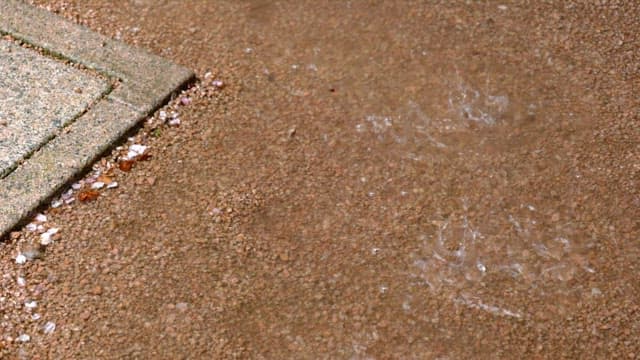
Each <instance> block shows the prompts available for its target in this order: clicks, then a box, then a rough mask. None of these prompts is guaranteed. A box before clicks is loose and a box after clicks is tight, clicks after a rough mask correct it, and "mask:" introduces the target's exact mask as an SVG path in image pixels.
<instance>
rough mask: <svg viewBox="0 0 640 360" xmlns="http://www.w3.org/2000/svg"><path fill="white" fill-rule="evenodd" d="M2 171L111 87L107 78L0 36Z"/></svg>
mask: <svg viewBox="0 0 640 360" xmlns="http://www.w3.org/2000/svg"><path fill="white" fill-rule="evenodd" d="M0 74H2V76H0V119H2V121H3V125H2V126H1V127H0V177H2V176H4V175H6V174H7V173H8V172H9V171H10V170H13V168H14V167H15V166H16V165H17V164H18V162H19V161H20V160H23V159H26V158H27V157H28V156H29V155H31V153H32V152H33V151H35V150H37V149H39V148H40V147H42V146H43V145H44V144H46V143H47V141H48V140H49V139H51V138H52V137H53V136H54V135H55V133H56V131H58V130H60V129H62V128H63V127H65V126H66V125H68V124H69V122H71V121H72V120H74V119H75V118H77V117H78V116H79V115H81V114H82V113H83V112H85V111H86V110H87V109H88V108H89V105H90V104H91V103H92V102H94V101H96V100H98V99H100V98H101V97H102V96H103V95H106V93H107V91H109V90H110V86H109V83H108V81H107V80H106V79H101V78H99V77H92V76H89V75H88V74H85V73H84V72H82V71H80V70H79V69H76V68H73V67H71V66H67V65H65V64H63V63H62V62H60V61H56V60H54V59H50V58H47V57H44V56H42V55H40V54H39V53H38V52H37V51H35V50H30V49H25V48H23V47H21V46H19V45H16V44H13V43H11V42H9V41H3V40H0Z"/></svg>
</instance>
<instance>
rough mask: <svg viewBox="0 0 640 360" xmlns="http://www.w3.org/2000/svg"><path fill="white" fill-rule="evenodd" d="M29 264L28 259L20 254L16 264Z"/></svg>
mask: <svg viewBox="0 0 640 360" xmlns="http://www.w3.org/2000/svg"><path fill="white" fill-rule="evenodd" d="M26 262H27V257H26V256H24V255H22V254H18V256H16V264H24V263H26Z"/></svg>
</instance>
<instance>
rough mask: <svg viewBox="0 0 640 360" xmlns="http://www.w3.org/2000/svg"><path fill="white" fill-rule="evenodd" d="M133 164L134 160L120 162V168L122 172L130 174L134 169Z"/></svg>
mask: <svg viewBox="0 0 640 360" xmlns="http://www.w3.org/2000/svg"><path fill="white" fill-rule="evenodd" d="M133 163H134V161H133V160H123V161H120V163H118V168H120V170H122V171H124V172H129V171H131V168H132V167H133Z"/></svg>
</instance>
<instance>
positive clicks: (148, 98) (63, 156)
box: [0, 0, 194, 237]
mask: <svg viewBox="0 0 640 360" xmlns="http://www.w3.org/2000/svg"><path fill="white" fill-rule="evenodd" d="M0 35H4V36H6V37H7V38H11V39H16V40H18V41H21V42H24V43H26V44H29V46H30V47H32V48H33V49H27V48H25V47H23V46H20V45H19V44H16V43H14V42H13V41H8V40H7V39H5V40H0V237H3V236H4V235H6V233H7V232H8V231H10V230H11V229H12V228H13V227H15V226H16V225H18V224H19V223H20V222H21V221H23V220H24V219H25V218H26V217H28V216H29V215H30V213H31V212H32V211H33V210H34V209H36V208H37V207H38V206H40V205H41V204H43V203H44V202H46V201H47V200H49V199H50V198H51V197H52V196H53V195H54V194H56V193H57V192H59V191H60V190H61V189H62V187H63V186H65V185H66V184H68V183H69V182H70V181H72V180H73V179H74V178H75V177H77V176H79V175H80V173H82V172H83V171H84V170H85V169H86V168H87V167H88V166H89V165H90V164H91V163H92V162H93V161H95V160H96V159H97V158H99V157H100V156H101V155H102V154H103V153H104V152H105V151H107V150H109V148H110V147H111V146H112V145H113V144H114V143H116V142H117V141H118V140H119V139H121V138H122V136H124V135H125V134H126V133H127V132H128V131H129V130H130V129H132V128H133V127H135V126H136V125H137V124H138V123H139V122H140V121H141V120H144V119H145V118H146V117H147V116H148V115H150V113H152V112H153V111H155V110H156V109H157V108H158V107H160V106H162V105H163V104H164V103H165V102H166V101H167V100H168V99H169V98H170V96H171V95H172V94H173V93H175V92H176V91H178V90H180V89H181V88H183V87H184V86H186V85H187V84H188V83H189V82H191V81H192V80H193V79H194V74H193V72H192V71H190V70H188V69H185V68H183V67H181V66H178V65H176V64H173V63H171V62H168V61H166V60H164V59H162V58H160V57H158V56H155V55H152V54H149V53H147V52H145V51H142V50H140V49H135V48H132V47H130V46H128V45H126V44H123V43H121V42H118V41H114V40H112V39H109V38H107V37H104V36H102V35H100V34H97V33H95V32H92V31H90V30H88V29H86V28H84V27H82V26H79V25H76V24H73V23H71V22H69V21H67V20H65V19H63V18H60V17H58V16H56V15H54V14H51V13H49V12H47V11H45V10H43V9H39V8H36V7H33V6H30V5H27V4H24V3H23V2H21V1H17V0H0ZM74 65H81V66H74ZM78 67H83V68H86V69H88V71H85V70H83V69H79V68H78ZM112 84H115V86H112Z"/></svg>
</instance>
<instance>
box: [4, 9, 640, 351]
mask: <svg viewBox="0 0 640 360" xmlns="http://www.w3.org/2000/svg"><path fill="white" fill-rule="evenodd" d="M38 3H41V4H43V6H49V7H50V9H51V11H55V12H59V13H60V14H63V15H64V16H66V17H68V18H70V19H74V20H75V21H78V22H81V23H83V24H85V25H86V26H88V27H90V28H92V29H94V30H96V31H100V32H101V33H103V34H105V35H107V36H111V37H114V38H119V39H122V40H123V41H125V42H127V43H129V44H133V45H137V46H141V47H145V48H147V49H150V50H151V51H152V52H154V53H156V54H160V55H162V56H165V57H167V58H170V59H172V60H174V61H176V62H178V63H183V64H187V65H188V66H190V67H191V68H194V69H197V70H198V73H199V75H200V78H201V79H203V80H202V83H200V84H199V85H198V87H196V88H195V89H194V90H190V91H189V92H188V93H186V94H183V95H181V96H180V97H178V98H177V99H176V101H175V102H173V103H172V105H171V106H170V107H168V108H166V109H163V110H165V111H166V114H165V115H167V117H168V118H172V117H173V115H172V113H173V112H176V113H177V117H178V118H179V119H180V120H181V123H180V124H179V126H173V127H171V126H161V125H159V124H160V122H161V120H160V119H161V118H162V114H160V113H158V114H157V115H156V117H154V120H153V121H152V122H151V123H150V124H147V125H146V126H145V129H144V131H142V132H140V133H138V134H136V136H135V137H134V139H132V140H131V142H128V143H127V145H131V144H144V145H148V146H149V148H148V150H147V151H148V154H149V156H151V158H150V159H149V160H146V161H137V162H135V163H134V164H132V163H127V162H118V163H114V159H115V158H117V157H118V156H121V153H116V154H110V155H109V156H108V157H106V158H104V159H102V160H101V161H100V163H99V164H98V166H108V164H109V163H112V164H116V167H115V169H114V170H113V171H112V174H111V175H110V178H112V179H113V180H115V181H117V182H118V184H119V186H118V187H117V188H115V189H108V190H104V191H102V190H101V192H100V193H99V196H98V197H97V198H96V199H95V201H92V202H89V201H84V202H82V201H79V200H76V201H75V203H72V204H71V205H69V206H63V207H60V208H56V209H47V211H46V215H47V221H46V222H38V220H37V219H34V222H35V223H37V224H38V225H42V226H43V227H44V228H49V227H52V228H58V229H59V232H58V233H57V234H55V236H56V238H55V240H54V242H53V243H52V244H50V245H49V246H48V247H47V249H46V252H45V254H44V256H43V259H41V260H36V261H31V262H27V263H26V264H23V265H17V264H15V263H14V261H13V260H11V258H15V257H16V254H17V253H18V252H19V251H27V249H26V245H27V244H29V242H30V241H33V240H39V238H40V236H41V234H40V231H43V230H45V229H42V230H37V226H36V231H33V232H32V231H29V230H28V229H24V230H23V231H21V232H20V233H19V234H15V237H14V240H13V241H12V242H11V243H7V244H6V245H5V246H3V247H0V255H2V256H0V259H9V260H6V261H4V262H0V266H1V267H2V268H1V272H2V274H7V276H6V278H4V277H3V278H0V283H1V284H2V290H3V291H2V294H3V296H5V297H6V300H5V301H4V302H1V303H0V309H2V312H3V314H4V315H5V316H4V317H3V318H2V319H1V320H0V326H2V329H3V331H2V332H1V333H2V334H3V336H4V338H3V340H2V341H3V342H4V344H5V346H6V350H5V354H7V355H6V356H7V357H9V358H11V357H15V358H20V357H22V358H40V359H44V358H53V359H60V358H61V359H67V358H71V359H74V358H80V359H86V358H88V359H95V358H97V359H113V358H151V359H163V358H166V359H176V358H189V359H191V358H201V359H218V358H250V359H290V358H293V359H305V358H306V359H318V358H329V359H394V358H395V359H441V360H443V359H497V358H498V359H499V358H503V359H512V358H514V357H516V358H522V359H585V358H596V359H614V358H618V359H636V358H638V354H640V343H638V333H640V316H639V315H640V301H639V300H638V299H640V282H638V281H637V280H638V278H640V262H639V260H638V259H640V248H639V247H638V239H639V238H640V228H639V226H640V223H639V222H638V221H637V219H639V218H640V187H638V179H640V167H639V166H638V159H640V147H638V144H639V143H640V141H639V139H640V127H639V124H640V121H639V118H638V109H640V98H638V96H637V91H636V90H637V89H638V88H639V86H640V83H639V82H638V81H639V79H638V77H637V74H638V70H639V69H640V51H639V49H640V31H639V30H640V4H638V3H637V2H633V1H614V0H608V1H597V2H595V1H592V2H586V1H572V0H562V1H528V2H524V1H518V2H516V1H503V2H500V3H496V2H494V1H456V0H453V1H438V2H436V1H423V0H406V1H350V2H346V1H342V2H341V1H317V0H300V1H279V2H277V1H263V0H248V1H200V0H165V1H154V0H136V1H127V2H119V3H118V6H113V1H108V0H74V1H68V0H65V1H62V0H60V1H55V0H50V1H47V0H39V1H38ZM207 72H210V73H211V74H210V76H208V77H207V76H206V74H207ZM215 80H218V81H215ZM216 84H217V85H216ZM183 98H184V101H183ZM181 104H186V105H181ZM127 151H128V150H127V149H122V151H121V152H124V153H127ZM119 164H122V169H124V170H122V169H120V165H119ZM125 164H128V165H125ZM127 171H128V172H127ZM107 172H108V171H107ZM93 175H94V174H92V176H93ZM85 180H87V181H88V180H90V178H87V179H85ZM85 186H86V185H85ZM79 191H82V190H79ZM32 228H33V226H32ZM47 231H48V230H47ZM44 233H45V234H46V232H44ZM18 276H22V277H23V278H24V280H25V282H26V285H24V286H20V285H19V284H20V283H22V282H19V281H18V280H17V278H18ZM32 299H35V300H37V306H36V307H35V308H34V309H32V308H29V307H27V306H26V305H25V303H27V304H30V305H31V304H32V303H30V302H27V301H29V300H32ZM35 312H37V313H38V314H40V315H41V317H40V318H39V319H36V320H34V319H33V317H32V315H33V313H35ZM49 321H50V322H54V323H56V325H57V326H56V329H55V331H54V332H52V333H51V334H45V332H44V329H45V328H44V326H45V325H46V323H47V322H49ZM23 334H25V335H30V341H28V342H22V341H20V340H19V337H20V335H23ZM22 339H24V337H23V338H22Z"/></svg>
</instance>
